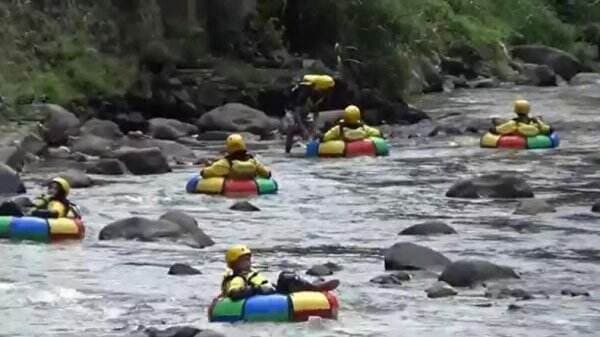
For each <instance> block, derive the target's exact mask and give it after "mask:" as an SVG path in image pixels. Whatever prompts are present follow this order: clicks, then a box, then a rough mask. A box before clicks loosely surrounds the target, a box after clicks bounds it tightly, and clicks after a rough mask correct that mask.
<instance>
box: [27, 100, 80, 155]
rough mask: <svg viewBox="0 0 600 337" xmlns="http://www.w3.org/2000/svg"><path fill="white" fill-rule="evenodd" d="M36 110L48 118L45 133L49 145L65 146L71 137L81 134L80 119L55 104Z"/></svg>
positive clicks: (44, 105) (38, 107) (40, 106)
mask: <svg viewBox="0 0 600 337" xmlns="http://www.w3.org/2000/svg"><path fill="white" fill-rule="evenodd" d="M36 109H37V110H38V111H39V112H40V113H41V114H43V115H46V116H47V117H46V120H45V122H44V125H43V131H44V132H43V133H44V139H45V140H46V142H47V143H48V144H49V145H54V146H60V145H65V144H66V143H67V141H68V140H69V136H76V135H77V134H78V133H79V125H80V123H79V119H78V118H77V117H76V116H75V115H74V114H72V113H71V112H69V111H67V110H66V109H65V108H63V107H61V106H59V105H55V104H40V105H37V106H36Z"/></svg>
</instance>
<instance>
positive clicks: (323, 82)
mask: <svg viewBox="0 0 600 337" xmlns="http://www.w3.org/2000/svg"><path fill="white" fill-rule="evenodd" d="M300 84H301V85H310V86H312V87H313V88H314V89H315V90H317V91H323V90H327V89H331V88H333V87H334V86H335V80H334V79H333V77H331V76H329V75H304V77H302V82H300Z"/></svg>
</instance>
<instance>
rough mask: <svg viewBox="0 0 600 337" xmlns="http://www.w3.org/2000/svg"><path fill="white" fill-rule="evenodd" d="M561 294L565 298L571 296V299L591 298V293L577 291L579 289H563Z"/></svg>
mask: <svg viewBox="0 0 600 337" xmlns="http://www.w3.org/2000/svg"><path fill="white" fill-rule="evenodd" d="M560 294H561V295H563V296H571V297H578V296H585V297H590V293H589V292H588V291H585V290H577V289H563V290H561V292H560Z"/></svg>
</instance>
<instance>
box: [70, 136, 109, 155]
mask: <svg viewBox="0 0 600 337" xmlns="http://www.w3.org/2000/svg"><path fill="white" fill-rule="evenodd" d="M116 144H117V143H116V142H115V141H113V140H110V139H107V138H102V137H99V136H95V135H93V134H82V136H81V137H77V139H75V140H74V141H73V142H72V144H71V148H72V149H73V151H77V152H81V153H85V154H88V155H91V156H105V155H107V154H108V153H109V152H110V151H111V149H112V148H113V147H114V146H115V145H116Z"/></svg>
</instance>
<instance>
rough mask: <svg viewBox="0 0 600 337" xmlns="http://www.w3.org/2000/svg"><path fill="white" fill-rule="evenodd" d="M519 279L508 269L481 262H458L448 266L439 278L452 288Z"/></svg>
mask: <svg viewBox="0 0 600 337" xmlns="http://www.w3.org/2000/svg"><path fill="white" fill-rule="evenodd" d="M506 278H519V275H518V274H517V273H516V272H515V271H514V270H513V269H512V268H510V267H506V266H499V265H496V264H493V263H491V262H488V261H482V260H460V261H456V262H453V263H452V264H450V265H448V266H447V267H446V269H444V272H443V273H442V275H441V276H440V277H439V280H440V281H444V282H447V283H448V284H450V285H451V286H453V287H469V286H472V285H475V284H477V283H479V282H483V281H487V280H497V279H506Z"/></svg>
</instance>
